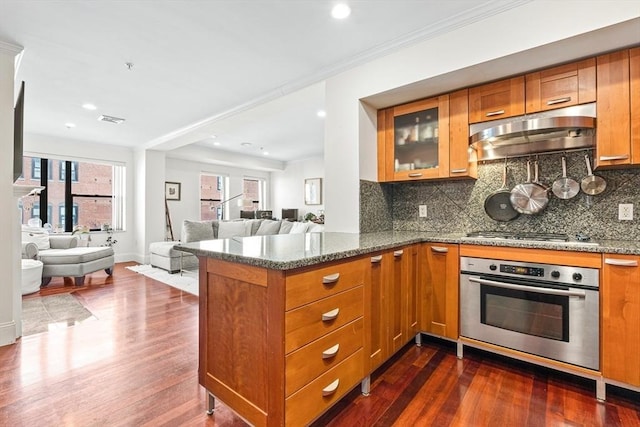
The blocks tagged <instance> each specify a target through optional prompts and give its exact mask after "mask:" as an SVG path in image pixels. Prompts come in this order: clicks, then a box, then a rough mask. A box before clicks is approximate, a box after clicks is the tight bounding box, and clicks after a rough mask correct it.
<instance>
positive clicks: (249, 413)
mask: <svg viewBox="0 0 640 427" xmlns="http://www.w3.org/2000/svg"><path fill="white" fill-rule="evenodd" d="M367 268H368V259H365V258H356V259H353V258H352V259H347V260H341V261H335V262H328V263H323V264H318V265H314V266H310V267H304V268H300V269H295V270H287V271H282V270H271V269H267V268H262V267H255V266H250V265H246V264H237V263H233V262H228V261H223V260H218V259H213V258H202V257H201V258H200V298H199V312H200V315H199V331H200V339H199V342H200V348H199V352H200V356H199V368H198V377H199V382H200V384H201V385H202V386H204V387H205V388H206V389H207V390H208V391H209V392H210V393H211V394H212V395H213V396H215V397H217V398H219V399H220V400H222V401H224V402H225V404H226V405H228V406H229V407H230V408H232V409H233V410H234V411H235V412H236V413H238V414H239V415H240V416H241V417H242V418H243V419H245V420H247V421H248V422H250V423H251V424H252V425H256V426H267V427H268V426H300V425H306V424H308V423H309V422H311V421H312V420H313V419H314V418H316V417H317V416H318V415H320V414H321V413H322V412H324V411H325V410H326V409H327V408H328V407H329V406H331V405H333V404H334V403H335V402H336V401H338V400H339V399H340V398H341V397H342V396H344V395H345V394H346V393H347V392H348V391H350V390H351V389H352V388H353V387H354V386H356V385H357V384H358V383H359V382H360V381H361V380H362V379H363V378H364V376H365V354H364V342H365V332H364V317H363V315H364V305H365V304H364V282H365V274H366V271H367Z"/></svg>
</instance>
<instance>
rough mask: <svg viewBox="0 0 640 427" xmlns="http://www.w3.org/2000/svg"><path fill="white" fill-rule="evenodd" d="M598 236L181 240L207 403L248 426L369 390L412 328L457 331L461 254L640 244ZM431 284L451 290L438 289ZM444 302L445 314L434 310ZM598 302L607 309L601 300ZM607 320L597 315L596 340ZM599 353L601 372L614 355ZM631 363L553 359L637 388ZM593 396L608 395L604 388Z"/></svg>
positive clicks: (289, 419)
mask: <svg viewBox="0 0 640 427" xmlns="http://www.w3.org/2000/svg"><path fill="white" fill-rule="evenodd" d="M594 243H595V242H588V243H580V242H567V243H558V242H552V243H549V242H531V241H517V240H492V239H482V238H470V237H466V236H464V235H459V234H458V235H456V234H447V235H438V234H437V233H425V232H380V233H366V234H351V233H308V234H300V235H275V236H254V237H245V238H234V239H221V240H210V241H201V242H197V243H189V244H180V245H177V247H176V248H177V249H180V250H183V251H187V252H191V253H193V254H195V255H197V256H198V257H199V258H200V276H199V278H200V302H199V304H200V316H199V326H200V346H199V347H200V348H199V352H200V353H199V360H200V365H199V382H200V384H201V385H202V386H204V387H205V388H206V389H207V391H208V392H209V393H210V402H209V407H210V408H211V409H212V408H213V396H215V397H217V398H219V399H221V400H222V401H223V402H224V403H225V404H226V405H227V406H229V407H230V408H232V409H233V410H234V411H235V412H237V413H238V414H239V415H240V416H241V417H243V418H244V419H246V420H247V421H249V422H250V423H251V424H253V425H257V426H276V425H278V426H279V425H305V424H308V423H309V422H311V421H313V420H314V419H316V418H317V417H318V416H319V415H321V414H322V413H323V412H324V411H325V410H326V409H328V408H329V407H330V406H332V405H333V404H334V403H335V402H337V401H338V400H339V399H340V398H341V397H342V396H344V395H345V394H346V393H347V392H348V391H350V390H351V389H353V388H354V387H355V386H357V385H358V383H360V382H362V387H363V391H364V392H368V384H369V383H368V376H369V375H370V373H371V372H373V371H374V370H375V369H376V368H377V367H378V366H380V364H381V363H383V362H384V361H385V360H387V359H388V358H389V357H390V356H391V355H392V354H393V353H394V352H395V351H397V350H398V349H399V348H401V347H402V346H403V345H404V344H406V343H407V342H409V341H410V340H412V339H413V338H414V337H416V336H417V337H420V336H421V335H420V332H426V333H430V334H433V335H436V336H442V337H444V338H447V339H451V340H459V337H458V326H457V322H458V319H457V317H458V276H459V258H458V255H463V254H465V255H472V256H481V255H482V253H483V252H486V253H488V255H491V256H494V257H495V256H496V254H495V252H496V251H498V250H499V252H500V251H501V252H503V253H509V254H511V253H512V254H513V257H514V259H515V260H518V259H520V258H522V257H524V256H525V254H527V256H528V255H529V254H530V253H533V252H535V253H536V256H537V257H539V259H542V260H545V259H554V260H557V259H558V258H560V259H567V260H573V261H572V262H576V263H577V264H585V265H588V266H597V267H598V268H600V266H601V265H603V263H604V260H605V258H606V257H607V256H608V255H603V254H609V255H614V254H615V255H620V256H621V257H627V258H629V257H631V258H633V259H635V260H637V258H638V257H637V255H640V242H636V241H628V242H617V241H615V242H614V241H607V242H604V241H603V242H598V243H599V244H594ZM493 249H496V251H494V250H493ZM434 257H443V258H440V259H439V260H438V259H435V258H434ZM607 259H608V258H607ZM387 261H389V263H388V264H385V262H387ZM431 262H433V263H435V264H433V265H430V264H429V263H431ZM439 262H442V264H438V263H439ZM445 270H446V271H445ZM633 274H636V273H633ZM633 277H635V276H633ZM605 279H606V276H605V275H601V281H602V280H605ZM634 280H635V279H631V281H634ZM440 281H442V284H440V283H438V284H434V282H440ZM441 285H442V286H441ZM437 292H447V295H446V296H444V297H443V298H440V297H438V298H435V297H434V293H437ZM605 293H606V290H605ZM436 300H437V301H436ZM441 300H446V303H442V304H445V305H443V306H442V307H440V308H442V312H440V310H439V309H438V310H435V309H432V307H435V306H436V305H437V304H440V303H441ZM633 304H635V305H633V307H630V308H631V309H633V310H640V307H638V306H637V305H638V302H637V301H636V302H634V303H633ZM603 305H606V301H605V303H604V304H603ZM601 310H602V311H603V312H607V308H606V306H605V307H601ZM607 315H608V316H613V317H615V316H616V315H615V313H613V314H611V313H608V314H607ZM612 321H614V320H612ZM606 328H607V325H606V321H605V325H604V330H603V334H604V339H603V342H604V343H606V342H607V339H608V337H607V335H606V334H607V329H606ZM628 333H629V334H637V333H638V332H637V331H635V330H633V331H631V330H629V331H628ZM617 338H618V339H620V340H621V339H622V338H621V337H617ZM417 342H419V338H418V339H417ZM635 342H636V343H637V342H638V340H636V341H635ZM465 344H469V342H465ZM470 345H471V344H470ZM604 345H606V344H604ZM617 353H618V354H620V353H626V352H619V351H618V352H617ZM627 354H628V353H627ZM633 354H637V352H636V353H633ZM525 356H526V355H525ZM603 356H604V357H603V361H602V363H601V365H600V366H601V369H600V370H601V371H602V370H603V369H604V368H606V367H607V366H608V363H610V362H612V361H609V359H608V357H609V356H608V355H607V353H606V352H604V353H603ZM614 357H617V356H616V355H612V356H611V358H614ZM539 359H541V358H537V359H536V358H532V359H531V360H529V361H531V362H533V363H539V362H540V360H539ZM524 360H528V359H527V358H526V357H524ZM613 364H614V365H621V364H622V365H624V363H622V361H620V360H617V361H615V363H613ZM631 365H632V366H631V368H628V369H627V372H626V373H625V374H626V375H628V376H627V377H622V378H621V379H620V377H619V376H615V375H614V376H613V378H612V379H611V380H609V378H607V375H606V373H605V372H603V373H601V372H600V371H596V370H592V369H585V368H582V367H572V365H568V364H565V363H561V362H555V361H551V366H552V367H555V368H558V369H561V370H565V371H568V372H573V373H576V374H578V375H583V376H585V377H589V378H592V379H596V381H599V382H600V388H602V389H603V388H604V382H605V381H606V382H611V383H614V384H623V385H627V386H629V387H630V388H631V389H633V390H636V391H638V390H640V389H638V388H637V387H640V382H638V383H636V381H640V378H636V376H638V375H640V366H635V363H632V364H631ZM574 368H575V369H574ZM611 369H612V370H611V372H612V373H613V374H616V373H615V372H614V371H615V366H613V367H612V368H611ZM603 377H604V378H603ZM598 397H599V398H604V390H599V393H598Z"/></svg>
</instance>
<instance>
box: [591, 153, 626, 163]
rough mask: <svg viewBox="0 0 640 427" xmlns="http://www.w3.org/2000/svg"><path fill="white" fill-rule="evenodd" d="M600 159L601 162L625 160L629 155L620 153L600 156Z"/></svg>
mask: <svg viewBox="0 0 640 427" xmlns="http://www.w3.org/2000/svg"><path fill="white" fill-rule="evenodd" d="M598 158H599V159H600V161H601V162H608V161H611V160H627V159H629V155H628V154H621V155H619V156H600V157H598Z"/></svg>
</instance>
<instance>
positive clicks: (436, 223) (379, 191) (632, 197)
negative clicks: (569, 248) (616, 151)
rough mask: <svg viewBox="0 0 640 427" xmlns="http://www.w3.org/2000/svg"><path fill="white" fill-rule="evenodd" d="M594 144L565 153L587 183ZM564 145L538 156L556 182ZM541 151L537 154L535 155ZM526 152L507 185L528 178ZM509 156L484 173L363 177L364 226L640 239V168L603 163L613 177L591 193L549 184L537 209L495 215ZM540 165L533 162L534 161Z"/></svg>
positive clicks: (573, 174)
mask: <svg viewBox="0 0 640 427" xmlns="http://www.w3.org/2000/svg"><path fill="white" fill-rule="evenodd" d="M585 154H589V156H590V158H591V156H592V155H593V152H592V151H591V150H584V151H574V152H569V153H565V155H566V157H567V176H568V177H570V178H573V179H575V180H576V181H578V183H580V181H581V180H582V178H584V177H585V176H587V168H586V164H585V159H584V156H585ZM562 155H563V153H554V154H546V155H540V156H538V157H537V158H538V161H539V165H540V179H539V181H540V182H542V183H543V184H545V185H547V186H548V187H551V186H552V184H553V181H554V180H556V179H557V178H559V177H561V176H562V163H561V158H562ZM534 159H535V156H533V157H531V160H534ZM526 161H527V158H526V157H521V158H515V159H509V161H508V171H509V172H508V176H507V186H508V187H509V188H513V187H514V186H515V185H516V184H519V183H523V182H525V181H526V179H527V173H526ZM503 167H504V160H496V161H486V162H481V163H480V164H479V165H478V179H477V180H442V181H422V182H405V183H393V184H391V183H377V182H371V181H361V182H360V232H362V233H366V232H374V231H381V230H396V231H408V230H410V231H436V232H441V233H467V232H470V231H477V230H506V231H530V232H547V233H566V234H568V235H570V236H574V235H575V234H577V233H584V234H587V235H589V236H591V237H592V238H594V239H616V240H640V221H639V220H638V218H639V217H640V169H616V170H602V171H595V174H596V175H599V176H601V177H602V178H604V179H605V180H606V182H607V188H606V189H605V191H604V192H603V193H601V194H599V195H596V196H588V195H586V194H585V193H583V192H582V191H581V192H579V193H578V195H577V196H575V197H574V198H572V199H568V200H563V199H559V198H557V197H555V196H554V195H553V193H552V192H551V191H550V192H549V195H550V196H549V198H550V200H549V204H548V205H547V207H546V209H545V210H543V211H542V212H541V213H539V214H537V215H520V216H519V217H518V218H516V219H514V220H512V221H509V222H499V221H495V220H492V219H491V218H490V217H489V216H488V215H487V214H486V212H485V211H484V201H485V199H486V198H487V197H488V196H489V195H490V194H491V193H493V192H494V191H495V190H497V189H499V188H500V186H501V185H502V170H503ZM532 169H533V168H532ZM620 203H632V204H633V205H634V219H633V220H632V221H619V220H618V204H620ZM418 205H427V218H419V217H418Z"/></svg>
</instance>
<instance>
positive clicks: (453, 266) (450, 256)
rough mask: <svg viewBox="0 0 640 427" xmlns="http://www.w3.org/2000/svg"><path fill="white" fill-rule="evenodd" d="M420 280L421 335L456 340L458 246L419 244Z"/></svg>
mask: <svg viewBox="0 0 640 427" xmlns="http://www.w3.org/2000/svg"><path fill="white" fill-rule="evenodd" d="M420 261H421V274H420V276H421V279H422V281H423V285H422V288H423V295H422V307H421V314H422V321H421V330H422V331H423V332H426V333H429V334H433V335H437V336H440V337H443V338H448V339H452V340H457V339H458V306H459V304H458V294H459V291H458V283H459V274H460V271H459V249H458V245H454V244H440V243H429V244H423V245H422V248H421V254H420Z"/></svg>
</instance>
